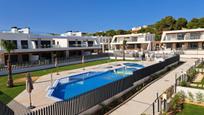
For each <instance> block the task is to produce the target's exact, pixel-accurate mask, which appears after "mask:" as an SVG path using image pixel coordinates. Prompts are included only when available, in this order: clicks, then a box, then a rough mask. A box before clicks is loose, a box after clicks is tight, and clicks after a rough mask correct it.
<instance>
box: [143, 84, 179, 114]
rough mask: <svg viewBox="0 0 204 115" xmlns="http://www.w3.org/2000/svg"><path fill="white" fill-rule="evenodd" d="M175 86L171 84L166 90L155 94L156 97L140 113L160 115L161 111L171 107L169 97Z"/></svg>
mask: <svg viewBox="0 0 204 115" xmlns="http://www.w3.org/2000/svg"><path fill="white" fill-rule="evenodd" d="M174 89H175V86H173V85H172V86H171V87H169V88H168V89H166V91H164V92H163V93H162V94H161V95H158V93H156V94H155V95H157V98H156V99H155V100H154V102H153V103H152V104H151V105H150V106H149V107H148V108H147V109H146V110H145V111H144V112H143V113H142V114H144V115H160V114H161V113H162V112H167V111H168V109H169V108H170V107H171V102H170V99H171V97H172V96H173V94H174V93H175V90H174Z"/></svg>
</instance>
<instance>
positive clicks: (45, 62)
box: [0, 54, 108, 72]
mask: <svg viewBox="0 0 204 115" xmlns="http://www.w3.org/2000/svg"><path fill="white" fill-rule="evenodd" d="M84 57H85V58H84V59H85V61H86V60H89V59H96V58H102V57H108V54H98V55H89V56H84ZM81 60H82V56H75V57H71V58H58V62H57V63H58V65H60V64H62V63H69V62H70V63H71V62H75V61H81ZM51 64H55V62H54V61H51V60H42V61H40V60H39V61H35V62H27V63H16V64H13V65H12V70H18V69H24V68H31V67H37V66H44V65H51ZM1 71H7V66H4V65H1V66H0V72H1Z"/></svg>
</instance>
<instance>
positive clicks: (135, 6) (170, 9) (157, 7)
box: [0, 0, 204, 33]
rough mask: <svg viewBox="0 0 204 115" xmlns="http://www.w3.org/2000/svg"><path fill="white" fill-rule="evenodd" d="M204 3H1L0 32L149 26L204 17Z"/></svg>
mask: <svg viewBox="0 0 204 115" xmlns="http://www.w3.org/2000/svg"><path fill="white" fill-rule="evenodd" d="M203 4H204V0H0V30H1V31H2V30H9V29H10V27H12V26H17V27H30V28H31V31H32V32H35V33H51V32H53V33H63V32H65V31H71V30H72V31H82V32H96V31H105V30H109V29H126V30H128V29H131V28H132V27H135V26H141V25H149V24H153V23H155V22H156V21H158V20H160V19H161V18H163V17H165V16H174V17H175V18H179V17H184V18H187V19H188V20H190V19H192V18H194V17H196V18H200V17H204V6H203Z"/></svg>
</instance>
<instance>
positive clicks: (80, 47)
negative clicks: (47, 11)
mask: <svg viewBox="0 0 204 115" xmlns="http://www.w3.org/2000/svg"><path fill="white" fill-rule="evenodd" d="M0 40H11V41H13V43H14V44H15V46H16V48H15V50H14V51H12V54H11V61H12V63H13V64H15V63H25V62H35V61H39V60H47V61H53V60H54V58H55V57H58V58H63V59H66V58H70V57H75V56H82V55H92V54H93V53H100V52H101V46H100V42H99V40H98V38H97V37H91V36H90V37H89V36H52V35H39V34H38V35H36V34H31V33H30V30H29V32H28V31H27V30H25V32H22V30H20V31H19V30H18V29H17V30H16V29H15V28H12V30H11V32H1V33H0ZM7 59H8V55H7V52H6V51H5V50H4V49H3V48H2V47H0V64H6V60H7Z"/></svg>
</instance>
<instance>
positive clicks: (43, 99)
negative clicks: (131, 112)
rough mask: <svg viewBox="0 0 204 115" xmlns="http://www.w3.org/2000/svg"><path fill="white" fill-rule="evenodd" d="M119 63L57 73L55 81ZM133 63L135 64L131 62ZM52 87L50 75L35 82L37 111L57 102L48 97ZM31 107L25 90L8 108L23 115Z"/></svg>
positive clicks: (33, 95)
mask: <svg viewBox="0 0 204 115" xmlns="http://www.w3.org/2000/svg"><path fill="white" fill-rule="evenodd" d="M119 63H123V62H122V61H118V62H112V63H106V64H101V65H96V66H90V67H86V68H85V70H83V68H81V69H75V70H68V71H63V72H59V75H56V73H54V74H53V78H54V80H56V79H59V78H63V77H66V76H68V75H69V76H70V75H74V74H79V73H84V72H86V71H93V70H94V71H102V70H103V71H104V70H109V69H110V68H107V67H108V66H113V67H118V66H116V65H118V64H119ZM131 63H133V62H132V61H131ZM135 63H138V64H139V63H140V64H143V65H150V64H153V63H155V62H146V61H142V62H135ZM50 86H51V82H50V74H48V75H44V76H41V77H40V78H39V79H38V80H36V81H35V83H34V90H33V91H32V103H33V105H34V106H36V109H39V108H41V107H44V106H46V105H50V104H53V103H55V102H56V100H53V99H51V98H49V97H48V96H47V93H48V89H49V87H50ZM28 105H29V98H28V93H27V91H26V90H24V91H23V92H22V93H20V94H19V95H18V96H17V97H16V98H15V99H14V100H13V101H11V102H10V103H9V104H8V106H9V107H10V108H11V109H12V110H14V111H15V113H16V115H22V113H24V112H26V111H27V110H26V107H28Z"/></svg>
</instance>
